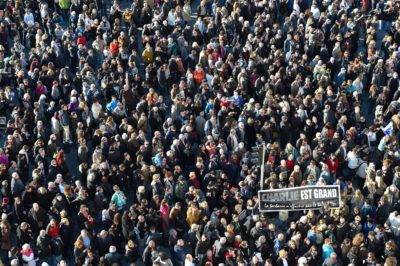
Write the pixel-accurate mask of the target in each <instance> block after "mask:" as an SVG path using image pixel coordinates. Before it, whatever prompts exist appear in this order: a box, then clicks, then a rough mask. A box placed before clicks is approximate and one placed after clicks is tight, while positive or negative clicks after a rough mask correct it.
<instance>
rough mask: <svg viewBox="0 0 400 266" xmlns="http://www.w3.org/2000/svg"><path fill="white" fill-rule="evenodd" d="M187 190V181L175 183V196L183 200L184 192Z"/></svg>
mask: <svg viewBox="0 0 400 266" xmlns="http://www.w3.org/2000/svg"><path fill="white" fill-rule="evenodd" d="M187 190H188V185H187V183H186V182H185V181H184V182H178V183H176V185H175V196H176V197H177V198H178V199H180V200H183V199H184V198H185V194H186V192H187Z"/></svg>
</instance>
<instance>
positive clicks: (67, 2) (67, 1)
mask: <svg viewBox="0 0 400 266" xmlns="http://www.w3.org/2000/svg"><path fill="white" fill-rule="evenodd" d="M58 4H59V5H60V8H61V9H69V7H70V6H71V0H60V2H59V3H58Z"/></svg>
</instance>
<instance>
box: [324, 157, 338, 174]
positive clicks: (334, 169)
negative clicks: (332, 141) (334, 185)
mask: <svg viewBox="0 0 400 266" xmlns="http://www.w3.org/2000/svg"><path fill="white" fill-rule="evenodd" d="M326 164H327V165H328V168H329V171H331V173H333V174H336V173H337V170H338V166H339V160H338V159H337V158H335V160H333V161H332V160H331V159H330V158H328V159H327V160H326Z"/></svg>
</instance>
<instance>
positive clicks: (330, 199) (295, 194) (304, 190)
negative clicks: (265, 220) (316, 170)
mask: <svg viewBox="0 0 400 266" xmlns="http://www.w3.org/2000/svg"><path fill="white" fill-rule="evenodd" d="M258 200H259V202H260V206H259V209H260V211H261V212H268V211H283V210H286V211H298V210H310V209H319V208H321V207H323V206H325V205H329V206H330V207H331V208H339V207H340V188H339V186H336V185H332V186H305V187H294V188H284V189H272V190H260V191H259V192H258Z"/></svg>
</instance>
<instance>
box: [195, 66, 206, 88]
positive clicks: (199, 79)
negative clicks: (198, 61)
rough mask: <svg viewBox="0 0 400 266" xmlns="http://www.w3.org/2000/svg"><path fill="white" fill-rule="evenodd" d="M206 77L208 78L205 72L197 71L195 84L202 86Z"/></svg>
mask: <svg viewBox="0 0 400 266" xmlns="http://www.w3.org/2000/svg"><path fill="white" fill-rule="evenodd" d="M205 76H206V73H204V70H200V71H197V70H195V71H194V73H193V77H194V82H196V84H197V85H199V84H201V82H202V81H203V79H204V78H205Z"/></svg>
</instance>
